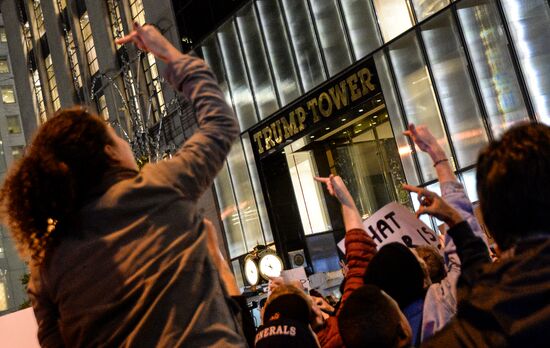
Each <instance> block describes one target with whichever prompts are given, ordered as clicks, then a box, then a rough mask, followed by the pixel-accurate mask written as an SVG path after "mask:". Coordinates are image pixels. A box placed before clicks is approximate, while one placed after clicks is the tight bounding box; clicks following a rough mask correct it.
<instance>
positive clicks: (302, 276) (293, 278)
mask: <svg viewBox="0 0 550 348" xmlns="http://www.w3.org/2000/svg"><path fill="white" fill-rule="evenodd" d="M281 277H282V278H283V280H284V281H285V283H290V284H292V283H294V282H299V283H300V284H301V285H302V287H303V288H304V289H305V290H306V291H309V290H310V289H311V287H310V285H309V279H308V278H307V275H306V269H305V268H304V267H298V268H292V269H285V270H284V271H281Z"/></svg>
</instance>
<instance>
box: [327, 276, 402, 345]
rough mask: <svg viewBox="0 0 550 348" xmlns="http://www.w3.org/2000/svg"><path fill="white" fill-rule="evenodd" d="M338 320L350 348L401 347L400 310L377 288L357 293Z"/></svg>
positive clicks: (345, 341) (348, 299)
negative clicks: (399, 344) (399, 345)
mask: <svg viewBox="0 0 550 348" xmlns="http://www.w3.org/2000/svg"><path fill="white" fill-rule="evenodd" d="M337 319H338V330H339V331H340V336H341V337H342V341H343V342H344V345H345V346H346V347H347V348H355V347H375V348H376V347H380V348H382V347H385V348H386V347H389V348H391V347H397V345H398V342H399V340H398V338H399V336H400V335H401V334H402V332H401V330H402V328H401V316H400V315H399V308H397V306H396V305H395V304H393V303H392V302H391V299H390V298H388V297H387V296H385V295H384V294H383V293H382V291H380V289H379V288H378V287H376V286H374V285H364V286H362V287H360V288H358V289H356V290H354V291H353V292H352V293H351V295H350V296H349V297H348V298H347V299H346V302H344V304H343V307H342V310H341V311H340V313H339V315H338V318H337Z"/></svg>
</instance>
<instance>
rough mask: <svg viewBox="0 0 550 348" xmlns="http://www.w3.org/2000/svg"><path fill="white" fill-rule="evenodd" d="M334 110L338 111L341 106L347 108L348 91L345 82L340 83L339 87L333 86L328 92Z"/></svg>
mask: <svg viewBox="0 0 550 348" xmlns="http://www.w3.org/2000/svg"><path fill="white" fill-rule="evenodd" d="M328 92H329V93H330V96H331V97H332V100H333V101H334V105H336V109H338V110H340V109H341V108H342V107H343V106H348V102H349V99H348V89H347V88H346V81H342V82H340V84H339V85H334V87H332V88H331V89H329V90H328Z"/></svg>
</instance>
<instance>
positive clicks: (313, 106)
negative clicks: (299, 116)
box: [307, 98, 319, 123]
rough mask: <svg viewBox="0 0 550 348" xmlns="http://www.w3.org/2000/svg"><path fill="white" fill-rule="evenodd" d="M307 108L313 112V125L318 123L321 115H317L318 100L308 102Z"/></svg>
mask: <svg viewBox="0 0 550 348" xmlns="http://www.w3.org/2000/svg"><path fill="white" fill-rule="evenodd" d="M307 108H308V110H310V111H311V112H313V123H317V121H319V114H318V113H317V99H316V98H313V99H311V100H310V101H308V102H307Z"/></svg>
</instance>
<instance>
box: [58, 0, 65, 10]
mask: <svg viewBox="0 0 550 348" xmlns="http://www.w3.org/2000/svg"><path fill="white" fill-rule="evenodd" d="M66 7H67V1H66V0H57V8H58V9H59V13H61V12H63V10H64V9H65V8H66Z"/></svg>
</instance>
